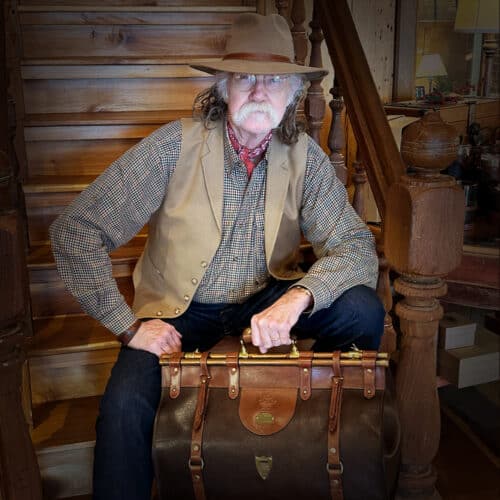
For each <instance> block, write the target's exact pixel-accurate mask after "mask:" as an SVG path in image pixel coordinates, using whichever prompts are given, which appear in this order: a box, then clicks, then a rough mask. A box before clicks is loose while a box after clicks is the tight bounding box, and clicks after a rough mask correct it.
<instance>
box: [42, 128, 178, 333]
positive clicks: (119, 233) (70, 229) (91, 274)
mask: <svg viewBox="0 0 500 500" xmlns="http://www.w3.org/2000/svg"><path fill="white" fill-rule="evenodd" d="M165 136H166V137H167V139H165ZM179 150H180V126H176V125H175V123H174V124H170V125H167V126H165V127H162V129H159V131H157V132H155V133H154V134H152V135H151V136H149V137H147V138H146V139H144V140H143V141H141V142H140V143H139V144H137V145H136V146H134V147H133V148H132V149H130V150H128V151H127V152H126V153H124V154H123V156H121V157H120V158H118V159H117V160H116V161H115V162H113V163H112V164H111V165H110V166H109V167H108V168H107V169H106V170H105V171H104V173H103V174H101V175H100V176H99V177H98V178H97V179H96V180H95V181H94V182H93V183H92V184H91V185H90V186H89V187H88V188H87V189H86V190H84V191H83V192H82V193H81V194H80V195H79V196H78V197H77V198H76V199H75V201H74V202H73V203H72V204H71V205H70V206H69V207H67V209H66V210H65V211H64V212H63V213H62V214H61V215H60V216H59V217H58V218H57V219H56V220H55V221H54V222H53V223H52V225H51V227H50V238H51V243H52V251H53V253H54V257H55V261H56V264H57V268H58V271H59V274H60V276H61V279H62V280H63V282H64V283H65V285H66V287H67V289H68V290H69V291H70V293H71V294H72V295H73V296H74V297H75V298H76V299H77V301H78V302H79V303H80V305H81V307H82V309H83V310H84V311H85V312H86V313H87V314H89V315H90V316H92V317H94V318H95V319H97V320H98V321H100V322H101V323H102V324H103V325H104V326H106V327H107V328H108V329H109V330H111V331H112V332H114V333H115V334H118V333H120V332H122V331H124V330H125V329H126V328H128V327H129V326H130V325H131V324H132V323H133V322H134V321H135V316H134V313H133V312H132V310H131V308H130V307H129V305H128V304H127V303H126V301H125V299H124V297H123V296H122V294H121V293H120V291H119V289H118V286H117V282H116V280H115V278H114V277H113V273H112V263H111V259H110V257H109V253H110V252H111V251H113V250H114V249H116V248H118V247H119V246H121V245H124V244H125V243H127V242H128V241H129V240H130V239H132V238H133V237H134V236H135V235H136V234H137V233H138V232H139V231H140V230H141V228H142V227H143V226H144V225H145V224H146V223H147V222H148V220H149V219H150V217H151V215H152V214H153V213H154V212H155V211H156V210H157V209H158V207H159V206H160V205H161V203H162V201H163V198H164V196H165V192H166V189H167V186H168V180H169V177H170V175H171V173H172V171H173V169H174V167H175V162H176V161H177V158H178V151H179Z"/></svg>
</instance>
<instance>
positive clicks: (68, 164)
mask: <svg viewBox="0 0 500 500" xmlns="http://www.w3.org/2000/svg"><path fill="white" fill-rule="evenodd" d="M137 140H138V139H116V140H111V139H95V140H88V141H50V142H49V141H47V142H27V143H26V153H27V157H28V162H29V165H30V171H29V172H30V177H31V176H37V175H57V176H59V175H71V174H74V175H76V174H78V173H80V174H82V175H94V176H97V175H98V174H100V173H101V172H102V171H103V170H104V169H105V168H106V167H107V166H108V165H109V164H110V163H111V162H112V161H114V160H115V159H116V158H118V157H119V156H120V155H121V154H123V153H124V152H125V151H127V150H128V149H129V148H131V147H132V146H133V145H134V144H135V143H136V142H137Z"/></svg>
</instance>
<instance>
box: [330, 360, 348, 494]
mask: <svg viewBox="0 0 500 500" xmlns="http://www.w3.org/2000/svg"><path fill="white" fill-rule="evenodd" d="M332 368H333V376H332V395H331V399H330V411H329V415H328V463H327V466H326V469H327V471H328V476H329V480H330V495H331V497H332V500H343V498H344V494H343V489H342V473H343V466H342V462H341V461H340V450H339V443H340V410H341V405H342V384H343V381H344V379H343V377H342V373H341V368H340V352H339V351H335V352H334V353H333V354H332Z"/></svg>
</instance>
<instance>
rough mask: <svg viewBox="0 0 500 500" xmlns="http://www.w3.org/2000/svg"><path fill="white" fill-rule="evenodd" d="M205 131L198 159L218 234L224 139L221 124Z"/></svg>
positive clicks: (222, 181) (222, 186)
mask: <svg viewBox="0 0 500 500" xmlns="http://www.w3.org/2000/svg"><path fill="white" fill-rule="evenodd" d="M205 133H206V134H207V138H206V141H204V145H203V150H202V153H201V158H200V161H201V167H202V171H203V178H204V181H205V188H206V190H207V194H208V199H209V201H210V206H211V208H212V214H213V216H214V219H215V222H216V223H217V228H218V229H219V234H221V233H222V207H223V196H224V141H223V137H222V126H221V125H220V124H218V125H217V126H216V127H215V128H213V129H210V130H206V129H205Z"/></svg>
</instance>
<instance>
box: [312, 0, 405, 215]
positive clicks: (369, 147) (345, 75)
mask: <svg viewBox="0 0 500 500" xmlns="http://www.w3.org/2000/svg"><path fill="white" fill-rule="evenodd" d="M315 8H317V9H318V14H319V20H320V23H321V27H322V29H323V35H324V37H325V42H326V45H327V47H328V51H329V53H330V57H331V59H332V62H333V66H334V68H335V73H336V76H337V77H338V79H339V81H340V85H341V87H342V89H343V93H344V100H345V102H346V105H347V112H348V114H349V118H350V120H351V123H352V127H353V130H354V134H355V136H356V141H357V142H358V145H359V149H360V151H361V154H362V157H363V160H364V161H365V163H366V170H367V175H368V179H369V181H370V186H371V188H372V191H373V195H374V197H375V202H376V204H377V207H378V210H379V212H380V214H381V216H382V218H383V216H384V214H385V210H386V199H387V190H388V188H389V186H390V185H391V184H393V183H394V182H396V181H397V180H398V179H399V177H400V176H401V175H402V174H403V173H404V172H405V170H406V168H405V165H404V163H403V161H402V159H401V155H400V154H399V151H398V148H397V146H396V143H395V141H394V139H393V138H392V133H391V130H390V127H389V124H388V122H387V118H386V115H385V112H384V109H383V106H382V103H381V101H380V98H379V95H378V92H377V89H376V87H375V83H374V81H373V78H372V76H371V72H370V68H369V66H368V62H367V61H366V57H365V55H364V52H363V47H362V46H361V42H360V40H359V37H358V34H357V32H356V27H355V25H354V21H353V19H352V16H351V13H350V11H349V7H348V5H347V2H346V1H345V0H336V1H335V2H330V1H328V0H316V1H315Z"/></svg>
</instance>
